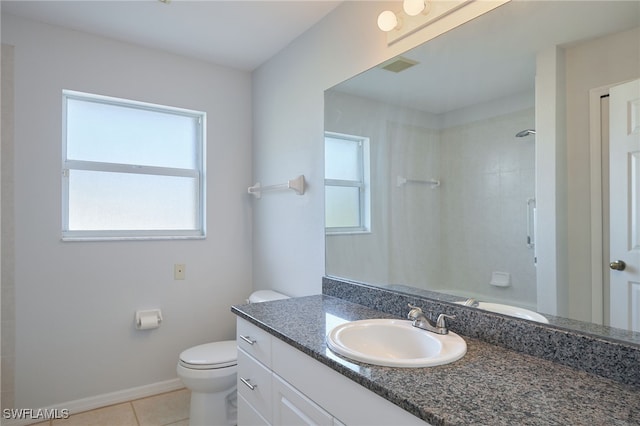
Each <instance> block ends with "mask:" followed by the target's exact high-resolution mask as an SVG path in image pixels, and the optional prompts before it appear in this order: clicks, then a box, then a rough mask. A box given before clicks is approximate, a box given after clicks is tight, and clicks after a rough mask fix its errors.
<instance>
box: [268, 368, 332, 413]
mask: <svg viewBox="0 0 640 426" xmlns="http://www.w3.org/2000/svg"><path fill="white" fill-rule="evenodd" d="M273 424H275V425H326V426H333V417H332V416H331V415H330V414H329V413H327V412H326V411H324V410H323V409H322V408H320V406H318V405H317V404H315V403H314V402H313V401H311V400H310V399H308V398H307V397H306V396H304V395H303V394H301V393H300V392H298V391H297V390H296V389H295V388H293V387H291V385H289V384H288V383H287V382H285V381H284V380H282V379H281V378H280V377H278V376H277V375H275V374H274V375H273Z"/></svg>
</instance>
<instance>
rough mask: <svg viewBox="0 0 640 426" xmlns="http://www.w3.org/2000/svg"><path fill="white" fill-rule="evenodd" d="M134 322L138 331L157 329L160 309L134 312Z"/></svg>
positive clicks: (160, 320)
mask: <svg viewBox="0 0 640 426" xmlns="http://www.w3.org/2000/svg"><path fill="white" fill-rule="evenodd" d="M134 321H135V324H136V328H137V329H138V330H148V329H150V328H158V327H160V323H161V322H162V312H161V311H160V309H149V310H146V311H136V314H135V318H134Z"/></svg>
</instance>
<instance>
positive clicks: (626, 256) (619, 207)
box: [609, 80, 640, 331]
mask: <svg viewBox="0 0 640 426" xmlns="http://www.w3.org/2000/svg"><path fill="white" fill-rule="evenodd" d="M609 111H610V147H609V155H610V157H609V173H610V182H609V191H610V242H611V247H610V257H611V265H610V267H611V269H610V281H611V284H610V315H611V326H612V327H617V328H623V329H629V330H634V331H640V80H635V81H632V82H629V83H625V84H621V85H619V86H615V87H613V88H611V91H610V109H609Z"/></svg>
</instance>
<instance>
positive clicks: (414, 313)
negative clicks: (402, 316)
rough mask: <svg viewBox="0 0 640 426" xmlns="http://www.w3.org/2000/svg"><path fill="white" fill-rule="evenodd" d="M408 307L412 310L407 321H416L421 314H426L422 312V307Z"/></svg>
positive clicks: (410, 305)
mask: <svg viewBox="0 0 640 426" xmlns="http://www.w3.org/2000/svg"><path fill="white" fill-rule="evenodd" d="M408 305H409V307H410V308H411V310H410V311H409V313H408V314H407V319H410V320H415V319H416V318H418V316H419V315H420V314H423V315H424V313H423V312H422V309H420V307H418V306H415V305H412V304H411V303H409V304H408Z"/></svg>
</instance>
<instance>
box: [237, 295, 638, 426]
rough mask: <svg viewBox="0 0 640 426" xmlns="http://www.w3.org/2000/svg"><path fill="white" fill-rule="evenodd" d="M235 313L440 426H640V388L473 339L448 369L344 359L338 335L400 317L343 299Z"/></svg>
mask: <svg viewBox="0 0 640 426" xmlns="http://www.w3.org/2000/svg"><path fill="white" fill-rule="evenodd" d="M231 310H232V312H234V313H235V314H237V315H238V316H240V317H242V318H244V319H246V320H248V321H250V322H251V323H253V324H256V325H257V326H258V327H260V328H262V329H264V330H266V331H268V332H269V333H270V334H272V335H274V336H275V337H277V338H279V339H281V340H283V341H284V342H286V343H288V344H290V345H292V346H293V347H295V348H297V349H299V350H301V351H302V352H304V353H306V354H307V355H309V356H311V357H312V358H314V359H316V360H318V361H320V362H322V363H323V364H325V365H327V366H329V367H331V368H332V369H334V370H336V371H338V372H340V373H341V374H343V375H344V376H346V377H348V378H350V379H352V380H354V381H355V382H357V383H359V384H361V385H362V386H364V387H365V388H367V389H370V390H371V391H373V392H375V393H377V394H379V395H381V396H382V397H384V398H386V399H387V400H389V401H391V402H392V403H394V404H396V405H398V406H400V407H401V408H403V409H405V410H407V411H409V412H410V413H412V414H414V415H416V416H418V417H419V418H421V419H423V420H425V421H427V422H429V423H431V424H432V425H434V426H439V425H472V424H473V425H516V424H517V425H545V426H547V425H638V424H640V389H638V388H637V387H633V386H630V385H625V384H621V383H619V382H616V381H613V380H609V379H605V378H602V377H600V376H596V375H593V374H589V373H585V372H583V371H580V370H577V369H573V368H571V367H567V366H563V365H560V364H557V363H554V362H551V361H546V360H543V359H540V358H536V357H533V356H530V355H524V354H521V353H518V352H515V351H511V350H508V349H505V348H502V347H500V346H495V345H491V344H488V343H485V342H483V341H481V340H478V339H473V338H469V337H466V336H463V337H464V339H465V341H466V342H467V354H466V355H465V356H464V357H463V358H462V359H461V360H459V361H456V362H455V363H452V364H448V365H443V366H437V367H427V368H390V367H378V366H373V365H369V364H365V363H359V362H354V361H350V360H347V359H345V358H341V357H340V356H338V355H336V354H334V353H333V352H331V350H329V349H328V348H327V345H326V341H325V338H326V335H327V333H328V331H329V330H330V329H331V328H332V327H334V326H335V325H338V324H340V323H342V322H345V321H355V320H359V319H368V318H392V317H393V316H391V315H389V314H385V313H382V312H379V311H376V310H374V309H370V308H367V307H365V306H362V305H358V304H354V303H351V302H348V301H345V300H342V299H339V298H335V297H331V296H326V295H317V296H307V297H299V298H292V299H285V300H277V301H272V302H264V303H256V304H249V305H238V306H233V307H232V308H231ZM453 331H456V330H455V329H453Z"/></svg>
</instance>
